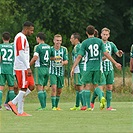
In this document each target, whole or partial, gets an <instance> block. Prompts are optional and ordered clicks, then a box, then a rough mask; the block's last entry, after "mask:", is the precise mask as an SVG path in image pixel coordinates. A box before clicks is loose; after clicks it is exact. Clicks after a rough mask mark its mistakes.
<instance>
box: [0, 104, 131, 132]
mask: <svg viewBox="0 0 133 133" xmlns="http://www.w3.org/2000/svg"><path fill="white" fill-rule="evenodd" d="M73 105H74V102H67V103H66V102H63V103H60V107H61V108H62V109H63V110H62V111H52V110H51V103H50V102H49V103H48V104H47V108H48V109H49V110H48V111H35V109H36V108H37V107H39V103H27V102H25V111H26V112H27V113H29V114H32V116H31V117H17V116H16V115H14V114H13V113H12V112H11V111H6V110H2V111H1V112H0V133H8V132H9V133H93V132H94V133H120V132H121V133H132V132H133V109H132V102H112V106H113V107H115V108H116V109H117V110H116V111H106V109H104V110H102V111H101V110H99V103H98V102H96V104H95V109H94V111H70V110H69V108H70V107H72V106H73Z"/></svg>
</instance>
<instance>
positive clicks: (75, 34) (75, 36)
mask: <svg viewBox="0 0 133 133" xmlns="http://www.w3.org/2000/svg"><path fill="white" fill-rule="evenodd" d="M72 35H73V37H74V39H78V40H79V41H80V39H81V37H80V34H79V33H77V32H75V33H73V34H72Z"/></svg>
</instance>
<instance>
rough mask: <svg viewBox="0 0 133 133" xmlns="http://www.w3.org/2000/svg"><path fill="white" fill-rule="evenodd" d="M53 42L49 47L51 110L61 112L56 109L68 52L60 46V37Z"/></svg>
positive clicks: (58, 35)
mask: <svg viewBox="0 0 133 133" xmlns="http://www.w3.org/2000/svg"><path fill="white" fill-rule="evenodd" d="M53 42H54V46H52V47H51V63H50V85H51V88H52V92H51V101H52V110H61V109H60V108H59V107H58V103H59V100H60V95H61V92H62V88H63V86H64V65H67V64H68V51H67V48H66V47H64V46H61V44H62V36H61V35H60V34H56V35H55V36H54V40H53Z"/></svg>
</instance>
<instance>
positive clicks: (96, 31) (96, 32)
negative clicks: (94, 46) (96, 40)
mask: <svg viewBox="0 0 133 133" xmlns="http://www.w3.org/2000/svg"><path fill="white" fill-rule="evenodd" d="M94 36H95V37H99V34H98V30H97V29H95V33H94Z"/></svg>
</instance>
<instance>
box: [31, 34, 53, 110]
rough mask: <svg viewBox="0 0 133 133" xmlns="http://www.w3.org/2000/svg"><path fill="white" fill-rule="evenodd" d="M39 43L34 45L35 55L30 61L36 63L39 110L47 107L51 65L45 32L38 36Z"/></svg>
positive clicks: (35, 77) (35, 74)
mask: <svg viewBox="0 0 133 133" xmlns="http://www.w3.org/2000/svg"><path fill="white" fill-rule="evenodd" d="M36 41H37V43H38V45H36V46H35V47H34V56H33V58H32V59H31V61H30V65H32V64H34V63H35V68H34V80H35V84H36V87H37V91H38V99H39V101H40V105H41V107H39V108H38V109H37V110H45V109H46V90H45V86H46V85H47V83H48V79H49V65H50V55H51V50H50V46H49V45H48V44H46V43H45V34H44V33H43V32H39V33H38V34H37V36H36Z"/></svg>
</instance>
